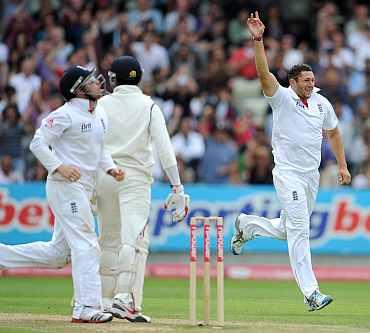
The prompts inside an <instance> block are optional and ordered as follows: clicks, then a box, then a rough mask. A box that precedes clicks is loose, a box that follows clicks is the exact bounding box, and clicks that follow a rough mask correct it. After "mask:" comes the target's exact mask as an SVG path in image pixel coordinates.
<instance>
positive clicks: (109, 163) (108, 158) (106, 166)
mask: <svg viewBox="0 0 370 333" xmlns="http://www.w3.org/2000/svg"><path fill="white" fill-rule="evenodd" d="M100 114H101V117H102V123H103V127H104V136H105V135H106V133H107V130H108V128H109V122H108V117H107V114H106V112H105V111H104V108H100ZM104 124H105V125H104ZM99 167H100V168H102V169H103V170H104V172H108V171H109V170H111V169H114V168H116V165H115V164H114V162H113V159H112V155H111V154H110V152H109V151H108V149H106V147H105V146H104V143H103V147H102V155H101V158H100V161H99Z"/></svg>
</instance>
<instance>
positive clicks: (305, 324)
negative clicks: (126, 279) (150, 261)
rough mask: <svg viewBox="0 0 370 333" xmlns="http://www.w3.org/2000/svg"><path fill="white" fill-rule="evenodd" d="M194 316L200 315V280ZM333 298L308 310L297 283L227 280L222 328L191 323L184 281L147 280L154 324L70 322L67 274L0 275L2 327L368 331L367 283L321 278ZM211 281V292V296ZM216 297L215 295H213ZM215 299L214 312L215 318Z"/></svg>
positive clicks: (149, 310) (149, 311) (22, 329)
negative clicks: (49, 276)
mask: <svg viewBox="0 0 370 333" xmlns="http://www.w3.org/2000/svg"><path fill="white" fill-rule="evenodd" d="M199 287H200V288H199V290H198V316H199V318H200V315H201V312H202V311H201V310H202V309H201V302H200V298H201V292H202V290H201V281H199ZM321 289H322V290H323V291H324V292H326V293H330V294H331V295H332V296H334V299H335V301H334V303H332V304H331V305H330V306H328V308H326V309H323V310H322V311H318V312H313V313H309V312H307V311H306V309H305V307H304V305H303V297H302V296H301V294H300V293H299V291H298V289H297V287H296V285H295V283H294V282H293V281H289V282H276V281H263V282H261V281H236V280H226V281H225V320H226V323H225V327H224V328H218V327H195V328H194V327H191V326H189V325H188V324H187V322H186V319H187V316H188V305H187V302H188V281H187V280H164V279H147V281H146V287H145V313H146V314H148V315H150V316H152V318H153V324H149V325H148V324H140V325H138V324H129V323H126V322H125V321H119V320H114V321H113V322H112V323H109V324H104V325H103V324H101V325H91V324H89V325H86V324H84V325H81V324H71V323H69V320H70V306H69V304H70V300H71V296H72V284H71V280H70V279H69V278H55V277H53V278H15V277H1V278H0V332H9V333H16V332H17V333H18V332H22V333H25V332H45V333H51V332H53V333H54V332H58V333H59V332H207V333H208V332H214V331H215V330H216V331H218V332H220V331H221V332H223V331H227V332H233V333H234V332H259V333H260V332H262V333H263V332H266V333H275V332H278V333H280V332H284V333H287V332H298V333H300V332H310V333H321V332H343V333H349V332H358V333H360V332H370V284H369V283H359V282H357V283H355V282H353V283H348V282H343V283H339V282H335V283H334V282H323V283H321ZM215 292H216V290H215V284H214V285H213V286H212V293H213V296H215ZM214 299H215V297H213V300H214ZM215 308H216V304H215V302H213V304H212V311H213V318H215Z"/></svg>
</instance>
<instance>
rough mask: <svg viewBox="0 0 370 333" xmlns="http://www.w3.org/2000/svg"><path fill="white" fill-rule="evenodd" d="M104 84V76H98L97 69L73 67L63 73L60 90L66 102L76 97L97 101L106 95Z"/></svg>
mask: <svg viewBox="0 0 370 333" xmlns="http://www.w3.org/2000/svg"><path fill="white" fill-rule="evenodd" d="M104 84H105V79H104V77H103V75H101V74H100V75H97V72H96V69H95V68H94V69H92V70H88V69H87V68H85V67H82V66H73V67H70V68H68V69H67V70H66V71H65V72H64V73H63V76H62V77H61V79H60V81H59V90H60V92H61V94H62V95H63V97H64V99H65V100H66V101H69V100H70V99H71V98H74V97H81V98H86V99H89V100H91V101H96V100H97V99H98V98H99V97H101V96H103V95H104V91H105V87H104ZM97 85H98V88H97V87H96V86H97Z"/></svg>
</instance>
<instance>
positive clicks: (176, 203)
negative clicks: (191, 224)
mask: <svg viewBox="0 0 370 333" xmlns="http://www.w3.org/2000/svg"><path fill="white" fill-rule="evenodd" d="M189 202H190V197H189V196H188V195H187V194H185V192H184V186H182V185H177V186H172V192H171V193H170V194H169V195H168V197H167V199H166V201H165V203H164V209H166V210H169V211H171V212H172V221H173V222H176V223H177V222H181V221H182V220H183V219H184V218H185V217H186V215H187V214H188V211H189Z"/></svg>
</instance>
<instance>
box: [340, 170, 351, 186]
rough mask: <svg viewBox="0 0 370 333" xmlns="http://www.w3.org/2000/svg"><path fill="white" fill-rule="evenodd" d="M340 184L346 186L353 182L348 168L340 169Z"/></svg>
mask: <svg viewBox="0 0 370 333" xmlns="http://www.w3.org/2000/svg"><path fill="white" fill-rule="evenodd" d="M338 182H339V184H340V185H346V184H349V183H350V182H351V174H350V173H349V171H348V169H347V168H339V171H338Z"/></svg>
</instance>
